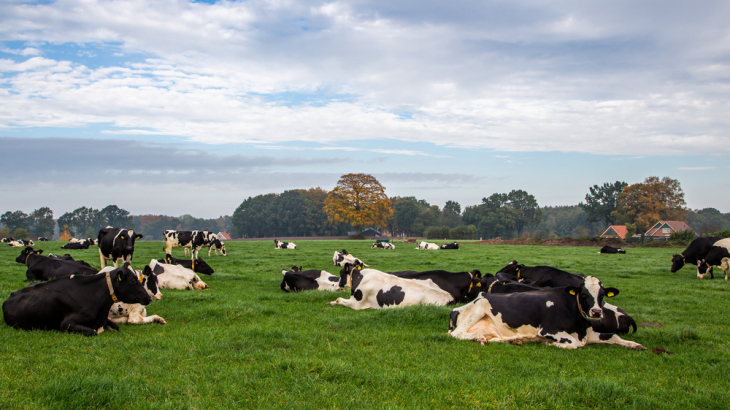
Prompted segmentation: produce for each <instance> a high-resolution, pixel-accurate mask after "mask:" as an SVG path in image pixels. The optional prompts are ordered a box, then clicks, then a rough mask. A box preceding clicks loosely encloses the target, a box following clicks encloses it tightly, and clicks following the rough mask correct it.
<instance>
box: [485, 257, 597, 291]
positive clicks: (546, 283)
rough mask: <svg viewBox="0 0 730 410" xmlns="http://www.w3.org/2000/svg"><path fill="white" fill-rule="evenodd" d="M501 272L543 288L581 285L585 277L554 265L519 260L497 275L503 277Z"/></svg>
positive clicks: (500, 271)
mask: <svg viewBox="0 0 730 410" xmlns="http://www.w3.org/2000/svg"><path fill="white" fill-rule="evenodd" d="M501 274H507V275H511V276H513V277H515V278H517V280H519V281H521V282H524V283H528V284H531V285H533V286H538V287H541V288H543V287H548V288H558V287H563V286H581V285H582V284H583V280H584V279H585V277H584V276H583V275H582V274H575V273H570V272H566V271H564V270H560V269H558V268H553V267H552V266H525V265H523V264H518V263H517V261H512V262H510V263H509V264H508V265H507V266H505V267H504V268H502V269H500V270H499V272H497V275H495V276H498V277H501V276H502V275H501Z"/></svg>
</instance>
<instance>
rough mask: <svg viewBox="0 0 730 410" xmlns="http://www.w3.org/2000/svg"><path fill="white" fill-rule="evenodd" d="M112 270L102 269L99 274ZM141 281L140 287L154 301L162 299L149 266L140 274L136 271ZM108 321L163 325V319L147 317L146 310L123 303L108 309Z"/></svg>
mask: <svg viewBox="0 0 730 410" xmlns="http://www.w3.org/2000/svg"><path fill="white" fill-rule="evenodd" d="M112 269H113V268H111V267H107V268H104V269H103V270H102V271H101V272H100V273H104V272H105V271H106V270H112ZM137 275H140V278H141V279H142V285H143V286H144V288H145V289H146V290H147V294H148V295H150V297H151V298H152V299H154V300H160V299H162V293H161V292H160V289H159V288H158V287H157V275H155V273H154V272H152V269H150V267H149V266H145V267H144V270H143V271H142V272H140V271H137ZM108 317H109V319H111V321H112V322H114V323H127V324H130V325H141V324H145V323H160V324H163V325H164V324H165V323H167V322H165V319H163V318H161V317H160V316H157V315H152V316H147V309H145V307H144V305H142V304H139V303H123V302H117V303H115V304H113V305H112V307H111V308H110V309H109V315H108Z"/></svg>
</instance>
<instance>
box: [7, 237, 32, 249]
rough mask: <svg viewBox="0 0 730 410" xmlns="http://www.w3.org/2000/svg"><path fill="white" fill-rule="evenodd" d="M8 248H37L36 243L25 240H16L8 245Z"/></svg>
mask: <svg viewBox="0 0 730 410" xmlns="http://www.w3.org/2000/svg"><path fill="white" fill-rule="evenodd" d="M8 246H13V247H16V248H22V247H24V246H35V243H34V242H33V241H31V240H23V239H16V240H14V241H12V242H9V243H8Z"/></svg>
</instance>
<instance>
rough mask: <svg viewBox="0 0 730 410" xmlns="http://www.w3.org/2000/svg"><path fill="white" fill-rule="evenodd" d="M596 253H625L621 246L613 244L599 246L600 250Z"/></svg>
mask: <svg viewBox="0 0 730 410" xmlns="http://www.w3.org/2000/svg"><path fill="white" fill-rule="evenodd" d="M598 253H611V254H614V253H626V251H625V250H623V249H621V248H614V247H613V246H608V245H604V247H603V248H601V250H600V251H598Z"/></svg>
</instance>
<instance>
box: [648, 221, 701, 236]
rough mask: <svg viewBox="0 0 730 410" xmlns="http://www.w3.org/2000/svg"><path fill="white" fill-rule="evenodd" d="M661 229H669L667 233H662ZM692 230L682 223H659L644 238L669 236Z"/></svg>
mask: <svg viewBox="0 0 730 410" xmlns="http://www.w3.org/2000/svg"><path fill="white" fill-rule="evenodd" d="M663 228H669V232H663V231H662V229H663ZM687 229H692V228H690V227H689V225H687V224H686V223H684V222H682V221H659V222H657V223H655V224H654V226H652V227H651V229H649V230H648V231H646V233H645V234H644V236H669V235H671V233H672V232H678V231H684V230H687Z"/></svg>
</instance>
